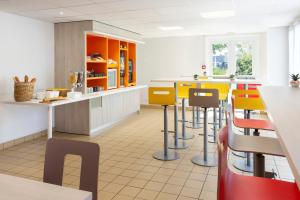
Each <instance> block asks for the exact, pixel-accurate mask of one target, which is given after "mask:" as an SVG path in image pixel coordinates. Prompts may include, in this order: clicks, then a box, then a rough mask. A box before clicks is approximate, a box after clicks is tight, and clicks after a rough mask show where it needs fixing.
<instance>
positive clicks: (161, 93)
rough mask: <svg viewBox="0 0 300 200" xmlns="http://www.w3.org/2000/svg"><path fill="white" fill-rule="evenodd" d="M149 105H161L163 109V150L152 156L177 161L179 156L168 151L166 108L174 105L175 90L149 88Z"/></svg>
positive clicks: (169, 88)
mask: <svg viewBox="0 0 300 200" xmlns="http://www.w3.org/2000/svg"><path fill="white" fill-rule="evenodd" d="M148 98H149V104H153V105H161V106H163V107H164V150H163V151H158V152H155V153H154V154H153V157H154V158H155V159H158V160H165V161H167V160H177V159H179V154H178V153H177V152H175V151H174V150H168V106H174V105H175V104H176V90H175V88H171V87H149V89H148Z"/></svg>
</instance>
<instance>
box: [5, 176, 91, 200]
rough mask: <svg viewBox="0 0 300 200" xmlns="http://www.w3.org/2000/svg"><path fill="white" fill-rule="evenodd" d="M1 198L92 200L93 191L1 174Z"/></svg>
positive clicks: (8, 199) (13, 199)
mask: <svg viewBox="0 0 300 200" xmlns="http://www.w3.org/2000/svg"><path fill="white" fill-rule="evenodd" d="M0 199H1V200H21V199H22V200H41V199H43V200H66V199H72V200H92V193H91V192H87V191H83V190H79V189H78V190H76V189H73V188H68V187H63V186H58V185H53V184H49V183H44V182H39V181H34V180H30V179H25V178H20V177H16V176H10V175H5V174H0Z"/></svg>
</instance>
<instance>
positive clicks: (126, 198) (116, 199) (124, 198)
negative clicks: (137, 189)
mask: <svg viewBox="0 0 300 200" xmlns="http://www.w3.org/2000/svg"><path fill="white" fill-rule="evenodd" d="M133 199H134V197H130V196H124V195H119V194H117V195H116V196H115V197H114V198H113V200H133Z"/></svg>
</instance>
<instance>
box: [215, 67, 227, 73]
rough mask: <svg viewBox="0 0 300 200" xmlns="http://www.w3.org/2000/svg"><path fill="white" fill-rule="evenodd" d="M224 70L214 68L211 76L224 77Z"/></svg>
mask: <svg viewBox="0 0 300 200" xmlns="http://www.w3.org/2000/svg"><path fill="white" fill-rule="evenodd" d="M226 70H227V69H224V68H218V67H214V68H213V75H226Z"/></svg>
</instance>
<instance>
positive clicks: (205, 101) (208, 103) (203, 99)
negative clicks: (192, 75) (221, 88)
mask: <svg viewBox="0 0 300 200" xmlns="http://www.w3.org/2000/svg"><path fill="white" fill-rule="evenodd" d="M219 104H220V102H219V92H218V90H217V89H200V88H191V89H190V94H189V105H190V106H199V107H202V108H218V107H219Z"/></svg>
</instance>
